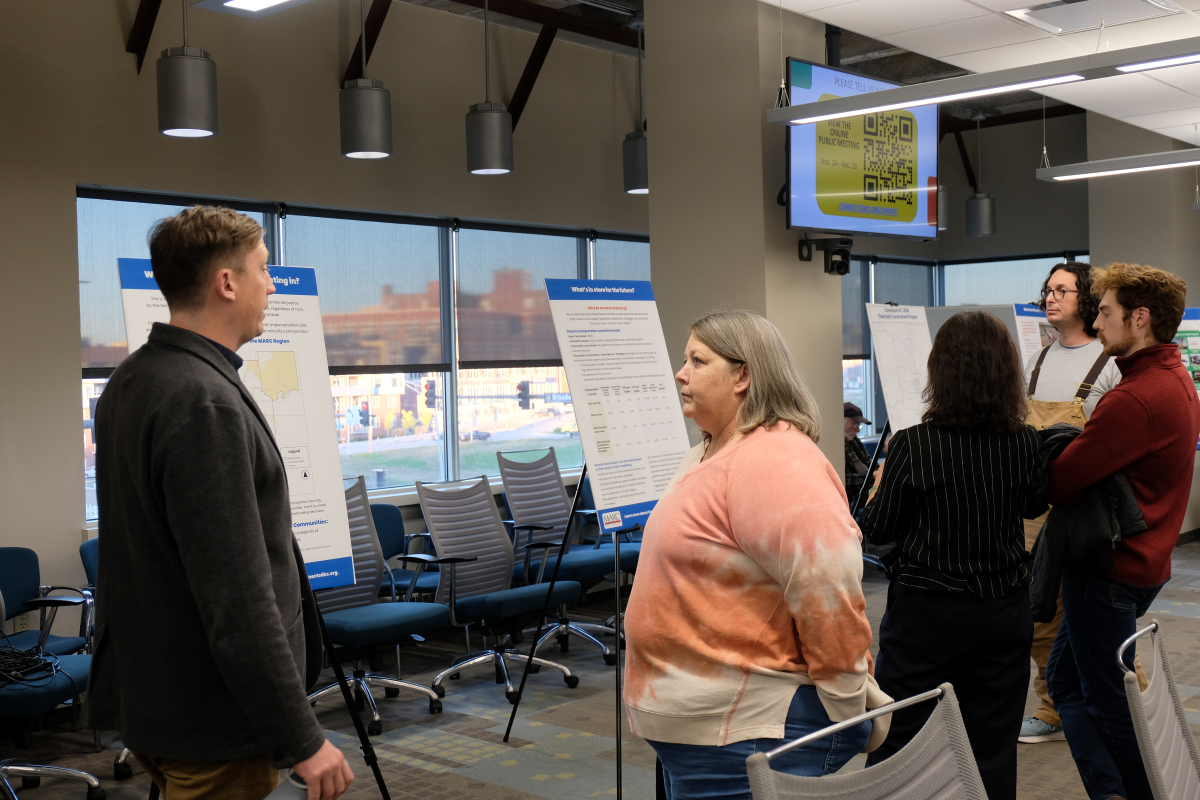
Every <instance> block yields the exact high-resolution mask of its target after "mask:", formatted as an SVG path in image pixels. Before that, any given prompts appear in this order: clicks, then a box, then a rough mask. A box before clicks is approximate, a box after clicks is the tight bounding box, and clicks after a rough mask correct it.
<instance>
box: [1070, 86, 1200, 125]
mask: <svg viewBox="0 0 1200 800" xmlns="http://www.w3.org/2000/svg"><path fill="white" fill-rule="evenodd" d="M1198 106H1200V97H1193V96H1192V95H1190V94H1188V93H1187V92H1185V91H1182V90H1179V89H1177V90H1175V91H1173V92H1170V93H1167V94H1153V95H1148V96H1144V97H1127V98H1125V99H1124V100H1114V101H1112V102H1107V103H1093V104H1091V105H1089V106H1088V110H1089V111H1095V112H1096V113H1097V114H1103V115H1104V116H1106V117H1113V118H1114V119H1126V118H1127V117H1137V116H1141V115H1144V114H1154V113H1157V112H1159V111H1181V110H1183V109H1190V108H1196V107H1198ZM1197 121H1198V122H1200V120H1197Z"/></svg>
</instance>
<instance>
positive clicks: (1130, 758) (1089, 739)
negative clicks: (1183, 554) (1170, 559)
mask: <svg viewBox="0 0 1200 800" xmlns="http://www.w3.org/2000/svg"><path fill="white" fill-rule="evenodd" d="M1161 588H1162V587H1161V586H1156V587H1154V588H1151V589H1143V588H1141V587H1138V586H1129V585H1128V584H1124V583H1117V582H1115V581H1110V580H1108V579H1107V578H1104V577H1102V576H1100V575H1097V574H1094V573H1092V572H1089V571H1088V570H1087V569H1086V568H1084V567H1082V566H1068V567H1067V569H1066V571H1065V572H1064V573H1063V581H1062V598H1063V621H1062V626H1061V627H1060V628H1059V629H1058V637H1057V638H1055V640H1054V647H1053V649H1052V650H1051V651H1050V660H1049V662H1048V663H1047V665H1046V679H1047V683H1048V684H1049V686H1050V697H1051V699H1052V700H1054V707H1055V708H1056V709H1057V710H1058V715H1059V716H1060V717H1062V724H1063V732H1064V733H1066V735H1067V744H1068V745H1070V747H1071V756H1072V757H1073V758H1074V759H1075V766H1076V767H1077V768H1078V769H1079V777H1081V778H1082V779H1083V786H1084V788H1085V789H1086V790H1087V793H1088V797H1090V798H1091V800H1107V799H1108V798H1110V797H1124V798H1128V800H1152V795H1151V792H1150V784H1149V782H1148V781H1147V780H1146V770H1145V767H1144V766H1143V765H1142V756H1141V751H1140V750H1138V743H1137V736H1136V735H1135V734H1134V732H1133V719H1132V717H1130V715H1129V701H1128V700H1127V699H1126V697H1125V679H1124V673H1123V672H1122V671H1121V669H1120V667H1118V666H1117V648H1118V647H1120V646H1121V642H1123V641H1125V640H1126V639H1128V638H1129V637H1130V636H1132V635H1133V633H1134V629H1135V628H1136V626H1137V618H1138V617H1140V616H1142V615H1143V614H1145V613H1146V610H1147V609H1148V608H1149V607H1150V603H1151V601H1153V600H1154V598H1155V597H1156V596H1157V595H1158V590H1159V589H1161ZM1133 656H1134V648H1133V647H1130V648H1129V649H1127V650H1126V651H1125V658H1124V661H1125V666H1127V667H1128V668H1129V669H1131V670H1132V669H1133Z"/></svg>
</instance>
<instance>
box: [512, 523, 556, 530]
mask: <svg viewBox="0 0 1200 800" xmlns="http://www.w3.org/2000/svg"><path fill="white" fill-rule="evenodd" d="M513 530H515V531H552V530H554V526H553V525H541V524H536V523H535V524H527V525H513Z"/></svg>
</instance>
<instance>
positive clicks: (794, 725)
mask: <svg viewBox="0 0 1200 800" xmlns="http://www.w3.org/2000/svg"><path fill="white" fill-rule="evenodd" d="M832 724H833V722H832V721H831V720H830V719H829V715H828V714H826V713H825V707H824V706H822V705H821V701H820V700H819V699H818V698H817V689H816V687H815V686H801V687H799V688H797V690H796V695H795V697H793V698H792V704H791V706H789V707H788V715H787V723H786V724H785V725H784V738H783V739H747V740H745V741H742V742H733V743H732V744H727V745H723V746H720V747H718V746H716V745H702V744H670V743H668V742H649V744H650V746H651V747H653V748H654V751H655V752H656V753H658V760H659V761H661V762H662V765H663V782H664V785H665V787H666V791H667V800H694V799H698V798H709V797H712V798H718V797H719V798H726V800H750V778H749V777H748V776H747V775H746V759H747V758H749V757H750V756H752V755H754V754H755V753H763V752H766V751H768V750H773V749H775V748H776V747H779V746H780V745H781V744H783V743H785V742H790V741H791V740H793V739H799V738H800V737H801V736H806V735H807V734H810V733H812V732H813V731H818V730H820V729H821V728H825V727H828V726H830V725H832ZM870 735H871V723H870V722H864V723H862V724H860V725H858V726H857V727H854V728H850V729H848V730H844V731H841V732H840V733H835V734H834V735H833V736H831V737H829V738H828V739H821V740H820V741H817V742H812V743H811V744H807V745H805V746H804V747H801V748H799V749H798V750H793V751H792V752H790V753H788V754H786V755H782V756H780V757H779V758H777V759H775V760H774V761H772V762H771V769H773V770H776V771H778V772H786V773H789V774H791V775H810V776H819V775H828V774H830V773H834V772H837V771H838V770H839V769H841V768H842V766H843V765H844V764H845V763H846V762H847V761H849V760H850V759H851V758H852V757H853V756H854V755H855V754H856V753H860V752H862V749H863V748H864V747H866V745H867V738H868V737H869V736H870ZM647 741H649V740H647Z"/></svg>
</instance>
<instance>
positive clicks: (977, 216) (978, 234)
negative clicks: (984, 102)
mask: <svg viewBox="0 0 1200 800" xmlns="http://www.w3.org/2000/svg"><path fill="white" fill-rule="evenodd" d="M985 116H986V115H985V114H984V113H983V112H982V111H976V112H975V113H974V114H972V115H971V119H973V120H975V148H976V150H975V164H976V167H977V170H978V173H979V174H978V176H977V177H976V178H975V187H976V189H977V190H978V189H982V188H983V145H982V143H981V137H980V129H979V123H980V121H982V120H983V119H984V117H985ZM995 235H996V199H995V198H994V197H992V196H991V195H989V194H987V193H985V192H982V191H976V193H975V195H974V196H973V197H969V198H967V236H970V237H972V238H975V239H979V238H982V237H984V236H995Z"/></svg>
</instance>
